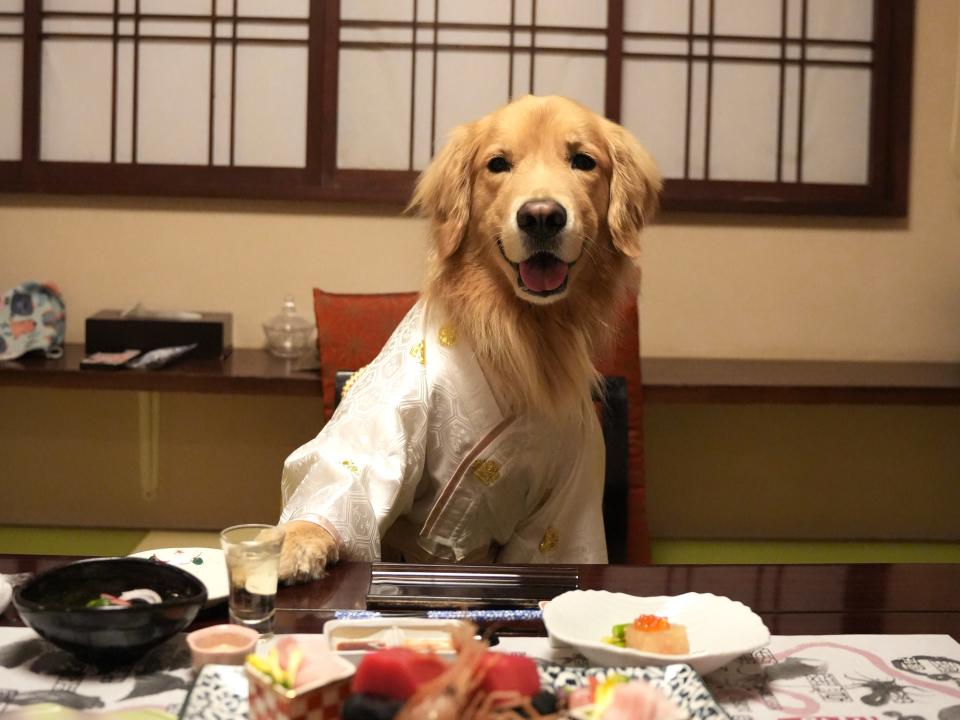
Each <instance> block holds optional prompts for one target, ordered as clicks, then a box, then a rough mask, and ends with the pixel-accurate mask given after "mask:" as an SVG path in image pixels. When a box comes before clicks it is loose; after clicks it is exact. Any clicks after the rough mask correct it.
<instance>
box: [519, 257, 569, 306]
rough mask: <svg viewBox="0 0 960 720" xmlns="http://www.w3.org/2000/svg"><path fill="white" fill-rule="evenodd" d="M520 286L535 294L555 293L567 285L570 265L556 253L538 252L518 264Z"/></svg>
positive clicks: (561, 290)
mask: <svg viewBox="0 0 960 720" xmlns="http://www.w3.org/2000/svg"><path fill="white" fill-rule="evenodd" d="M517 273H518V275H519V280H520V287H522V288H523V289H524V290H526V291H527V292H531V293H533V294H534V295H542V296H547V295H553V294H554V293H558V292H563V290H564V289H566V287H567V277H568V276H569V274H570V266H569V265H568V264H567V263H565V262H564V261H563V260H561V259H560V258H558V257H557V256H556V255H553V254H552V253H548V252H538V253H536V254H535V255H531V256H530V257H528V258H527V259H526V260H524V261H523V262H522V263H519V264H518V265H517Z"/></svg>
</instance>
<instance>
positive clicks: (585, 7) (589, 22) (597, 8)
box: [478, 0, 607, 28]
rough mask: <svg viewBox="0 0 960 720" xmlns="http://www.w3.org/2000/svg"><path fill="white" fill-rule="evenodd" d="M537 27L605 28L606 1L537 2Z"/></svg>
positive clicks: (561, 0)
mask: <svg viewBox="0 0 960 720" xmlns="http://www.w3.org/2000/svg"><path fill="white" fill-rule="evenodd" d="M478 4H479V3H478ZM537 25H560V26H567V27H571V26H573V27H598V28H605V27H606V26H607V0H537Z"/></svg>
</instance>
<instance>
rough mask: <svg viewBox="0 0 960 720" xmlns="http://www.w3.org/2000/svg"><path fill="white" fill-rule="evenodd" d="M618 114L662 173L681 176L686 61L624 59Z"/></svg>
mask: <svg viewBox="0 0 960 720" xmlns="http://www.w3.org/2000/svg"><path fill="white" fill-rule="evenodd" d="M621 118H622V122H623V124H624V126H625V127H626V128H628V129H629V130H630V131H631V132H632V133H633V134H634V135H635V136H636V137H637V139H638V140H639V141H640V143H641V144H642V145H643V146H644V147H646V148H647V150H649V151H650V154H651V155H653V157H654V159H655V160H656V161H657V164H658V165H659V166H660V171H661V172H662V173H663V174H664V176H665V177H672V178H677V177H683V158H684V132H683V131H684V128H685V127H686V118H687V64H686V62H677V61H674V60H626V61H625V62H624V64H623V98H622V103H621Z"/></svg>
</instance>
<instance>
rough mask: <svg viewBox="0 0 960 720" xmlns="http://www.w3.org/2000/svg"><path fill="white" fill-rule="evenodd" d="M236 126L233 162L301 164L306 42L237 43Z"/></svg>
mask: <svg viewBox="0 0 960 720" xmlns="http://www.w3.org/2000/svg"><path fill="white" fill-rule="evenodd" d="M277 78H283V82H277ZM236 132H237V135H236V141H235V145H234V161H235V164H237V165H258V166H260V165H262V166H269V167H304V166H305V165H306V164H307V48H306V47H300V46H272V45H247V46H240V48H239V49H238V50H237V116H236Z"/></svg>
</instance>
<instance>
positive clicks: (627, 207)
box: [280, 96, 661, 582]
mask: <svg viewBox="0 0 960 720" xmlns="http://www.w3.org/2000/svg"><path fill="white" fill-rule="evenodd" d="M660 188H661V180H660V176H659V173H658V171H657V168H656V166H655V164H654V162H653V160H652V159H651V158H650V156H649V155H648V154H647V152H646V151H645V150H644V149H643V148H642V147H641V146H640V145H639V144H638V143H637V141H636V140H635V139H634V138H633V137H632V136H631V135H630V134H629V133H628V132H627V131H626V130H624V129H623V128H622V127H621V126H619V125H617V124H615V123H613V122H610V121H609V120H606V119H604V118H602V117H600V116H598V115H596V114H595V113H593V112H591V111H589V110H587V109H586V108H585V107H583V106H582V105H579V104H578V103H576V102H573V101H571V100H568V99H566V98H562V97H556V96H552V97H534V96H528V97H525V98H522V99H519V100H516V101H514V102H512V103H510V104H508V105H506V106H504V107H502V108H500V109H499V110H497V111H495V112H493V113H491V114H490V115H487V116H486V117H483V118H481V119H479V120H477V121H475V122H472V123H469V124H466V125H463V126H461V127H458V128H456V129H455V130H454V131H453V132H452V134H451V135H450V138H449V140H448V142H447V144H446V145H445V147H444V148H443V149H442V150H441V152H440V153H439V154H438V155H437V156H436V157H435V158H434V160H433V162H432V163H431V164H430V166H429V167H428V168H427V169H426V170H425V171H424V172H423V173H422V175H421V177H420V179H419V181H418V184H417V187H416V191H415V193H414V196H413V199H412V201H411V203H410V207H411V208H412V209H416V210H418V211H419V212H420V213H421V214H422V215H423V216H425V217H426V218H428V219H429V221H430V239H431V243H430V251H429V257H428V262H427V273H426V281H425V287H424V290H423V292H422V293H421V303H425V304H426V307H429V308H431V311H430V312H431V313H432V314H434V315H441V316H442V318H443V321H444V324H443V326H442V328H441V329H440V331H439V332H440V335H441V337H440V340H441V345H442V346H445V345H446V343H443V333H444V332H445V331H447V329H448V328H454V329H455V330H454V331H450V332H449V334H448V337H453V336H454V333H455V336H456V337H458V338H461V339H463V340H465V341H466V343H467V344H468V346H469V348H470V349H471V351H472V355H471V356H470V357H472V358H475V362H476V363H477V364H478V366H479V368H480V370H481V373H482V378H483V379H485V380H486V382H487V383H488V384H489V388H490V393H491V394H492V395H493V396H494V397H495V399H496V405H497V407H498V408H500V409H501V410H502V413H503V417H509V418H518V417H527V418H534V419H536V423H537V426H538V427H542V428H544V430H543V432H544V433H549V434H552V435H557V436H559V435H562V434H563V433H566V432H570V428H581V429H582V428H583V427H584V426H585V425H586V424H588V423H590V422H593V423H595V422H596V418H595V413H594V410H593V403H592V394H593V393H594V392H595V391H596V390H597V388H598V380H599V377H598V373H597V371H596V369H595V367H594V358H595V357H597V356H598V355H599V354H600V353H602V352H604V350H605V349H607V348H608V346H609V345H610V343H611V341H612V340H613V336H614V334H615V330H616V328H615V321H616V317H617V313H618V310H619V308H620V307H621V305H622V303H624V302H626V301H627V300H628V299H629V298H631V297H634V296H635V294H636V292H637V286H638V280H639V269H638V265H637V257H638V256H639V254H640V240H639V235H640V231H641V229H642V228H643V227H644V225H645V224H646V223H647V222H649V220H650V218H651V216H652V215H653V213H654V210H655V208H656V205H657V200H658V194H659V191H660ZM398 332H400V330H399V329H398ZM441 345H437V347H438V351H437V352H441V351H443V347H441ZM420 347H421V349H422V348H423V347H424V346H423V345H422V344H421V346H420ZM384 352H387V350H386V348H385V350H384ZM432 352H434V351H433V350H431V349H430V348H429V347H428V349H427V355H426V358H427V360H426V363H427V365H428V366H429V363H430V359H431V358H432V357H433V356H432V355H431V353H432ZM422 360H423V354H422V352H421V361H422ZM375 362H376V361H375ZM358 386H359V381H358ZM375 391H376V390H375V388H370V389H369V390H368V391H367V392H371V393H372V392H375ZM352 392H353V391H351V393H352ZM471 397H472V395H471ZM341 409H342V408H341ZM338 412H339V410H338ZM588 416H590V417H591V418H592V419H591V420H588V419H587V417H588ZM497 417H499V416H497ZM335 420H336V417H335V418H334V421H335ZM334 421H331V422H334ZM508 424H509V423H508ZM561 426H562V427H563V428H564V429H563V430H560V429H559V428H561ZM498 427H499V426H498ZM514 427H516V425H514ZM361 432H362V426H361ZM572 432H573V433H574V436H575V437H572V439H569V438H568V440H563V438H561V443H562V444H560V445H556V446H552V445H550V444H549V443H546V444H545V445H544V446H543V447H544V452H547V453H553V454H556V453H557V452H560V450H558V448H563V447H566V445H570V444H573V445H576V444H577V443H578V442H580V441H579V440H578V439H577V438H578V437H580V436H579V435H577V433H578V432H581V431H580V430H573V431H572ZM322 437H323V433H322V432H321V435H320V436H318V440H320V439H321V438H322ZM487 437H489V435H487ZM525 437H527V438H528V440H527V441H525V442H526V447H528V448H529V449H530V452H534V451H535V450H536V448H537V447H539V445H538V444H537V443H530V442H529V437H530V436H525ZM315 442H316V441H315ZM601 442H602V440H601ZM440 445H442V443H440ZM468 445H469V443H468ZM448 446H449V443H448ZM305 447H306V446H305ZM476 447H479V445H477V446H471V447H470V448H467V450H469V451H468V452H466V453H465V455H464V457H462V458H461V457H458V458H456V462H454V463H453V464H452V465H451V467H452V468H454V469H453V470H451V477H454V478H455V482H454V481H453V480H451V481H448V480H447V479H441V480H438V481H435V482H434V481H432V482H433V484H434V485H435V486H436V487H435V488H434V490H433V491H431V490H430V488H429V487H426V486H428V485H430V483H428V482H427V481H426V480H423V479H422V478H415V479H414V480H412V481H410V485H411V487H414V488H415V489H413V490H410V497H419V495H418V494H423V493H426V494H428V495H429V494H430V492H434V495H435V496H436V497H435V498H428V500H430V502H428V503H427V504H426V505H425V507H427V508H428V510H429V513H427V511H426V510H425V511H424V517H425V519H424V518H416V522H415V523H414V526H415V527H414V530H415V532H414V535H416V536H417V537H418V538H419V543H420V545H418V546H417V547H434V546H433V545H430V543H429V542H428V540H429V537H428V536H429V534H430V532H432V531H435V530H431V528H435V526H436V524H437V522H439V523H440V525H443V523H447V524H448V525H449V526H451V527H452V526H455V527H458V528H463V527H465V528H466V529H464V530H462V534H463V536H464V537H467V536H470V537H472V536H471V532H472V530H471V529H470V528H469V525H470V520H469V519H464V518H458V517H453V516H451V515H450V514H451V513H455V512H456V509H455V508H452V507H450V506H451V505H455V503H451V500H450V494H451V493H452V492H454V491H451V490H450V486H451V485H455V484H457V483H465V482H466V481H465V480H462V479H461V478H460V476H458V475H456V473H460V474H461V475H463V473H464V472H467V473H469V471H470V468H473V470H474V472H475V473H477V472H478V468H480V469H483V465H482V464H481V465H479V466H478V465H477V463H479V462H481V461H480V460H479V459H477V458H478V457H479V456H478V455H477V452H476ZM471 448H472V449H471ZM551 448H552V449H551ZM318 452H319V451H317V450H316V449H314V451H313V452H312V454H311V453H305V452H303V449H301V451H298V453H300V454H299V455H298V454H297V453H295V454H294V455H292V456H291V458H290V459H288V466H289V467H292V468H301V469H300V470H298V473H299V474H298V479H299V480H303V478H305V477H308V476H309V477H310V478H312V479H311V482H313V483H314V485H315V487H313V489H312V492H313V493H314V495H313V496H312V497H316V496H317V493H318V492H320V493H321V494H322V492H323V488H322V485H323V483H324V482H325V480H323V479H322V478H319V479H318V478H317V477H316V476H317V472H318V471H317V469H316V467H314V466H313V465H312V464H311V463H315V461H316V458H317V457H319V456H320V454H322V453H319V454H318ZM430 452H431V450H430V449H429V448H428V449H427V450H426V453H427V455H428V457H427V458H426V460H425V461H424V463H423V465H422V467H419V466H418V468H417V470H416V471H417V472H420V473H427V472H428V471H429V469H430V468H432V467H434V466H435V463H434V461H433V460H432V459H431V457H429V454H430ZM433 452H439V450H437V448H434V449H433ZM496 452H499V450H496ZM503 452H506V451H503ZM471 453H472V454H471ZM493 457H496V455H495V453H494V455H493ZM548 459H549V458H545V459H544V462H546V461H547V460H548ZM346 462H347V461H344V463H346ZM471 462H472V465H471ZM498 462H499V465H496V468H494V466H493V465H491V466H489V467H488V470H490V468H494V469H502V467H501V466H503V465H504V461H503V460H499V461H498ZM572 462H579V460H576V459H574V460H572ZM506 464H507V465H509V460H508V461H506ZM593 467H594V471H595V470H596V467H595V466H593ZM600 472H601V476H602V466H601V470H600ZM434 474H435V475H436V473H434ZM489 474H490V473H489V472H488V475H489ZM521 474H522V473H521ZM477 477H480V478H481V480H484V478H483V477H481V476H480V475H479V474H478V475H477ZM496 480H497V478H494V481H496ZM285 482H286V481H285ZM365 482H366V481H365ZM509 482H511V483H521V482H525V481H524V480H523V479H515V478H510V480H509ZM577 482H578V483H581V484H583V482H585V481H584V480H582V479H580V480H577ZM586 482H589V483H590V487H589V489H588V490H586V491H584V492H586V495H585V497H591V498H593V500H590V502H591V503H593V502H594V501H595V504H596V506H597V507H598V508H599V503H600V498H599V494H600V493H601V492H602V478H601V480H600V481H599V483H597V482H594V481H593V480H588V481H586ZM499 484H500V485H503V484H505V483H504V479H503V478H500V479H499ZM460 487H461V486H460V485H457V489H456V492H460ZM317 488H320V489H319V490H318V489H317ZM575 491H576V492H580V491H579V490H576V489H575V488H573V486H570V487H569V488H566V489H565V490H563V492H564V493H566V494H567V495H569V496H570V497H573V495H572V494H571V493H574V492H575ZM504 492H507V491H506V490H505V491H504ZM524 492H526V493H527V494H528V495H529V494H530V493H531V491H530V490H529V489H526V490H525V491H524ZM537 492H540V490H537ZM404 493H405V491H404V490H402V489H401V490H398V491H396V492H393V494H392V495H391V497H394V498H395V502H397V503H399V504H401V505H403V507H402V508H401V509H400V510H396V511H395V510H393V509H392V508H390V507H387V508H385V509H384V508H378V509H377V516H376V518H374V521H375V522H377V523H378V524H379V528H380V531H381V532H385V530H386V529H387V525H389V523H391V522H393V521H394V520H395V519H396V518H395V516H400V515H402V514H403V513H404V512H406V511H409V510H410V508H411V505H412V506H414V507H415V505H416V502H413V501H411V500H410V499H409V497H408V496H407V495H405V494H404ZM285 494H286V491H285ZM558 494H560V490H559V489H556V488H554V489H548V490H544V491H543V497H542V499H540V500H538V501H537V504H536V506H535V507H532V508H531V509H530V511H529V513H528V514H527V515H525V516H524V517H522V518H518V519H517V520H516V521H515V522H514V524H513V525H511V526H510V527H509V528H508V529H507V530H502V529H501V528H499V526H498V527H496V528H495V529H494V530H493V531H491V532H493V535H494V536H495V537H494V541H493V544H494V545H497V544H498V543H499V545H498V547H500V548H501V549H502V548H503V547H504V545H505V544H506V545H509V543H510V542H511V540H510V539H509V538H508V537H499V536H497V533H501V534H503V533H507V534H508V535H509V533H516V534H520V533H521V531H524V532H526V528H527V527H529V526H531V525H535V524H536V522H534V521H535V520H536V521H537V522H539V520H537V518H538V517H539V515H538V513H541V509H542V508H543V507H545V506H546V505H549V503H551V502H554V501H553V499H552V498H553V496H556V495H558ZM286 502H287V503H288V507H289V506H290V504H291V502H292V501H291V500H290V498H287V499H286ZM372 502H373V504H374V505H376V501H372ZM498 502H499V501H498ZM509 502H510V501H509V500H505V501H504V503H509ZM305 507H308V505H307V504H305V503H301V507H300V508H299V510H298V512H296V513H288V512H287V511H285V517H284V519H285V520H287V522H286V525H285V526H286V532H287V535H286V541H285V544H284V548H283V555H282V558H281V567H280V574H281V577H282V578H283V579H284V580H285V581H288V582H289V581H304V580H309V579H313V578H316V577H319V576H321V575H322V574H323V571H324V567H325V566H326V565H327V564H329V563H331V562H335V561H336V560H337V559H338V557H339V556H340V555H342V554H343V550H344V548H345V547H347V546H346V545H345V544H344V541H343V538H342V537H340V535H341V533H342V530H338V528H337V527H333V526H332V525H331V524H330V523H328V522H325V519H324V517H322V516H316V515H314V514H312V511H309V508H308V509H307V510H304V508H305ZM464 507H466V506H464ZM497 512H499V511H497ZM563 512H564V511H562V510H557V511H556V513H560V515H562V513H563ZM444 513H446V515H445V514H444ZM556 513H554V519H555V520H556V517H557V515H556ZM447 516H450V517H447ZM372 517H373V516H371V518H372ZM384 518H388V519H387V520H384ZM431 518H432V520H433V521H434V525H431V524H430V523H431ZM438 518H439V520H438ZM595 519H596V518H595V517H594V520H595ZM421 520H423V522H421ZM477 522H481V521H480V520H479V519H478V520H477ZM599 522H600V528H599V534H600V535H601V536H602V519H600V521H599ZM488 524H491V525H496V518H495V517H494V519H493V520H489V521H488ZM542 528H545V529H543V534H542V539H540V540H539V542H536V541H537V539H538V538H541V529H542ZM529 532H530V533H535V534H533V535H531V538H532V540H528V541H525V542H526V545H523V547H524V548H529V547H539V549H540V552H541V553H543V552H544V548H545V547H546V548H548V550H549V549H550V548H551V547H552V546H553V545H556V537H557V535H558V531H557V530H556V529H555V528H554V527H553V526H542V527H541V526H539V525H538V526H537V527H536V528H535V530H531V531H529ZM551 532H552V533H553V534H552V535H551ZM597 532H598V530H597V528H596V523H594V524H593V526H592V529H591V528H585V529H584V530H583V532H582V533H581V534H582V536H583V537H588V538H589V536H590V533H593V534H596V533H597ZM528 534H529V533H528ZM586 542H587V543H588V544H589V542H593V541H592V540H589V539H588V540H587V541H586ZM531 543H533V545H531ZM581 545H582V543H581ZM414 549H415V550H416V548H414ZM443 549H444V548H441V550H443ZM525 552H527V550H524V551H523V552H521V551H520V550H516V551H511V552H509V553H507V554H506V557H507V561H514V560H518V559H519V560H520V561H527V560H528V559H529V558H528V556H527V555H525V554H524V553H525ZM571 552H573V551H572V550H571ZM602 552H603V555H604V557H605V552H606V551H605V547H604V548H603V550H602ZM353 554H354V556H356V555H357V553H356V552H354V553H353ZM534 554H535V553H534ZM348 556H349V553H348ZM360 556H361V557H366V558H367V559H379V557H377V553H376V551H373V552H372V554H370V553H368V554H367V555H363V554H362V553H361V554H360ZM405 557H406V559H411V558H413V559H420V560H423V559H426V560H431V559H440V560H443V559H451V558H452V559H454V560H464V559H475V556H470V555H469V553H467V552H466V551H464V552H463V553H458V552H453V554H452V555H449V556H445V555H443V554H442V552H440V551H439V550H438V551H436V552H435V553H434V554H431V553H430V552H427V554H426V557H424V556H422V555H418V554H417V553H416V552H412V553H411V552H407V553H405ZM503 557H504V556H503V555H502V554H501V557H500V558H497V557H495V556H494V557H492V558H491V557H490V556H489V555H487V556H486V558H485V559H494V560H496V559H503ZM571 557H572V558H574V559H581V558H580V556H577V555H576V553H575V552H574V554H573V555H568V556H567V558H568V559H567V560H564V559H563V558H561V557H560V556H559V555H558V556H557V558H556V561H568V560H569V558H571ZM591 557H594V556H591ZM544 560H545V561H551V558H550V557H545V558H544ZM537 561H539V558H538V559H537Z"/></svg>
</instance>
